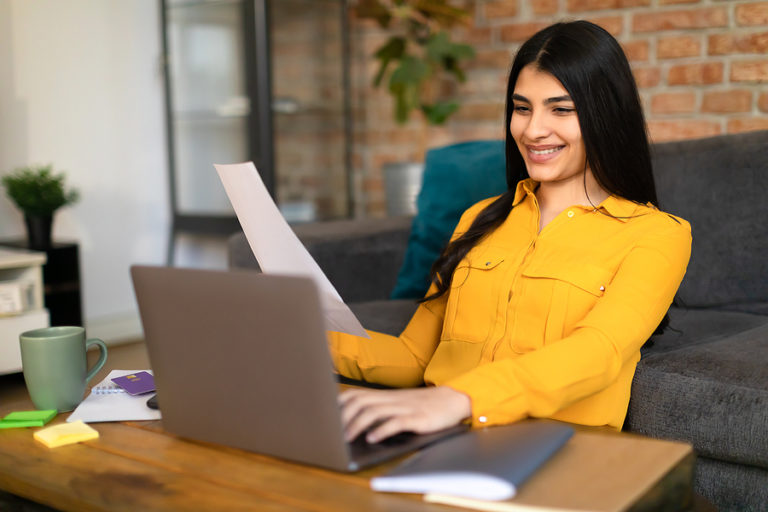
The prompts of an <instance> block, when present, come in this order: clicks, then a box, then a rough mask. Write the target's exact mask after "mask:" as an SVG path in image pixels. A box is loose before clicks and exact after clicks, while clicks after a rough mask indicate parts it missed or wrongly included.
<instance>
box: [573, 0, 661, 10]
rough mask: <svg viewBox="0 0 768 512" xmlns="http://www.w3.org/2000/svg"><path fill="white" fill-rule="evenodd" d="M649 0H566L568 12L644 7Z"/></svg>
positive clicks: (649, 2)
mask: <svg viewBox="0 0 768 512" xmlns="http://www.w3.org/2000/svg"><path fill="white" fill-rule="evenodd" d="M649 5H651V1H650V0H568V6H567V8H568V11H569V12H582V11H600V10H605V9H623V8H626V7H646V6H649Z"/></svg>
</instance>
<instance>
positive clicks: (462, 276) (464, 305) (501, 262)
mask: <svg viewBox="0 0 768 512" xmlns="http://www.w3.org/2000/svg"><path fill="white" fill-rule="evenodd" d="M506 256H507V255H506V254H505V253H503V252H500V251H499V252H496V251H492V250H491V251H489V250H486V251H484V252H482V253H480V254H472V253H470V254H469V255H468V256H467V257H466V258H464V259H463V260H462V261H461V262H460V263H459V265H458V266H457V267H456V270H454V272H453V278H452V279H451V290H450V294H449V296H448V302H447V304H446V315H445V322H444V324H443V339H451V340H461V341H468V342H474V343H481V342H484V341H486V340H488V339H489V338H490V337H491V336H492V334H493V332H494V328H495V327H496V326H498V325H499V322H501V323H502V324H503V322H504V321H505V320H504V319H505V316H506V309H505V308H504V307H503V304H504V303H505V302H503V301H505V299H506V296H507V293H506V291H505V292H504V293H502V291H503V290H502V288H503V287H504V283H505V282H506V279H505V275H506V273H507V270H508V264H507V263H506V262H505V257H506ZM507 288H508V284H507ZM502 296H503V297H502Z"/></svg>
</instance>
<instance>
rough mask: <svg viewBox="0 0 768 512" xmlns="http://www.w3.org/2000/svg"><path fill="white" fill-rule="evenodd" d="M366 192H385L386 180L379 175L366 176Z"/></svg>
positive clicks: (364, 189) (364, 185) (364, 183)
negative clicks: (373, 176)
mask: <svg viewBox="0 0 768 512" xmlns="http://www.w3.org/2000/svg"><path fill="white" fill-rule="evenodd" d="M363 191H364V192H368V193H370V192H384V180H382V179H381V178H379V177H375V178H365V179H364V180H363Z"/></svg>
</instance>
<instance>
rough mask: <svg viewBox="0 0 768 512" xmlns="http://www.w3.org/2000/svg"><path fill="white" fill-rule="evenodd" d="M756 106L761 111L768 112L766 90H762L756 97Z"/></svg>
mask: <svg viewBox="0 0 768 512" xmlns="http://www.w3.org/2000/svg"><path fill="white" fill-rule="evenodd" d="M757 108H759V109H760V111H761V112H768V92H764V93H762V94H761V95H760V97H759V98H757Z"/></svg>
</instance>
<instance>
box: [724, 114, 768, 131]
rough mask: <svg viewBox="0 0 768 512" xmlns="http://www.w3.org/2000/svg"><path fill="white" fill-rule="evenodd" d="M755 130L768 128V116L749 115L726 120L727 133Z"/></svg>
mask: <svg viewBox="0 0 768 512" xmlns="http://www.w3.org/2000/svg"><path fill="white" fill-rule="evenodd" d="M757 130H768V118H765V117H749V118H745V119H731V120H730V121H728V133H742V132H754V131H757Z"/></svg>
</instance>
